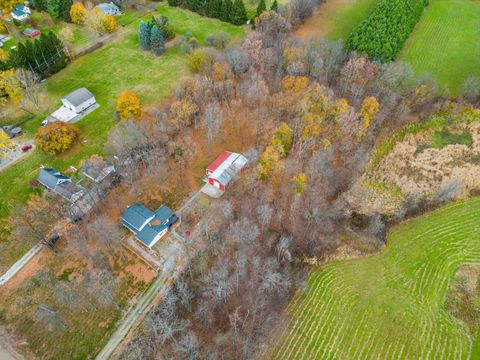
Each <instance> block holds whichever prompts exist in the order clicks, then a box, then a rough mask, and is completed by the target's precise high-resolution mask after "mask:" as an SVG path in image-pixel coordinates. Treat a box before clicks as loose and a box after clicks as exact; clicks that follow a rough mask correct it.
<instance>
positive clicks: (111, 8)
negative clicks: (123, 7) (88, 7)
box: [96, 2, 121, 16]
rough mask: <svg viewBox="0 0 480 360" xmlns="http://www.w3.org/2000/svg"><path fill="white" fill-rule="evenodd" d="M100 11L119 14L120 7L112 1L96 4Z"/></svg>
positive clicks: (113, 14) (106, 13)
mask: <svg viewBox="0 0 480 360" xmlns="http://www.w3.org/2000/svg"><path fill="white" fill-rule="evenodd" d="M96 7H97V8H98V9H99V10H100V11H101V12H102V13H104V14H105V15H112V16H115V15H120V14H121V12H120V9H119V8H118V6H117V5H115V4H114V3H113V2H109V3H101V4H98V5H97V6H96Z"/></svg>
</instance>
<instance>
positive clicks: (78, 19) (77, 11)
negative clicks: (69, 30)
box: [70, 2, 87, 25]
mask: <svg viewBox="0 0 480 360" xmlns="http://www.w3.org/2000/svg"><path fill="white" fill-rule="evenodd" d="M70 17H71V18H72V22H73V23H74V24H78V25H83V24H85V19H86V17H87V9H86V8H85V6H84V5H83V4H82V3H81V2H75V3H74V4H73V5H72V6H71V8H70Z"/></svg>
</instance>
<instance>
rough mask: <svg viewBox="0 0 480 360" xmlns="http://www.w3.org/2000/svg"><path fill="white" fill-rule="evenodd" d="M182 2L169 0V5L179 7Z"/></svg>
mask: <svg viewBox="0 0 480 360" xmlns="http://www.w3.org/2000/svg"><path fill="white" fill-rule="evenodd" d="M179 4H180V2H179V1H178V0H168V5H170V6H178V5H179Z"/></svg>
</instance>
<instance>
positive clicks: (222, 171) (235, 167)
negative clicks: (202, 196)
mask: <svg viewBox="0 0 480 360" xmlns="http://www.w3.org/2000/svg"><path fill="white" fill-rule="evenodd" d="M247 162H248V160H247V158H246V157H245V156H243V155H242V154H237V153H233V152H230V151H224V152H223V153H222V154H221V155H220V156H219V157H218V158H217V159H216V160H215V161H214V162H213V163H212V164H211V165H210V166H209V167H207V170H206V175H207V182H208V183H209V184H210V185H212V186H214V187H216V188H217V189H220V190H222V191H225V189H226V188H227V186H228V184H229V183H230V181H232V179H233V178H234V177H235V175H236V174H237V173H238V172H239V171H240V170H242V169H243V168H244V167H245V165H246V164H247Z"/></svg>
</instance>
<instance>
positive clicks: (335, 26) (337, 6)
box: [296, 0, 377, 40]
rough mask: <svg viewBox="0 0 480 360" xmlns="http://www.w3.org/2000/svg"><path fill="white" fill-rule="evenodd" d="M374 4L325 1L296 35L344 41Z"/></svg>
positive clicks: (365, 0) (368, 0)
mask: <svg viewBox="0 0 480 360" xmlns="http://www.w3.org/2000/svg"><path fill="white" fill-rule="evenodd" d="M376 3H377V0H326V2H325V3H323V4H322V5H321V6H320V8H319V10H318V12H317V13H316V14H315V15H314V16H312V17H310V18H309V19H307V21H306V22H305V24H303V25H302V26H300V28H299V29H298V30H297V31H296V33H297V34H298V35H299V36H305V37H308V36H313V35H321V36H325V37H327V38H328V39H331V40H338V39H341V40H346V38H347V37H348V35H350V33H351V32H352V30H353V29H354V28H355V26H357V25H358V24H359V23H360V22H361V21H362V20H363V19H365V18H366V17H367V16H368V15H369V14H370V11H371V10H372V9H373V7H374V6H375V5H376Z"/></svg>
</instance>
